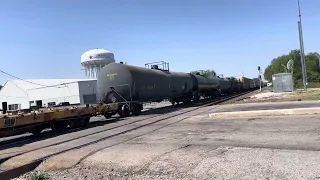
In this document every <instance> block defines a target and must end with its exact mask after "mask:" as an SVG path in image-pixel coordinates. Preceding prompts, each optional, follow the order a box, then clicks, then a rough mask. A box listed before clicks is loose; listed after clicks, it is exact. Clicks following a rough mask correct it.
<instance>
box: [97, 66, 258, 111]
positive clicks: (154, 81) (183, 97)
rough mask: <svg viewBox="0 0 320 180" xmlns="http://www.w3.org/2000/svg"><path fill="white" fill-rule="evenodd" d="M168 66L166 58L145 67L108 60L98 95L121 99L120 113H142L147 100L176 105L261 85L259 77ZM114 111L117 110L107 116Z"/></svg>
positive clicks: (110, 100)
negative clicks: (224, 75) (185, 70)
mask: <svg viewBox="0 0 320 180" xmlns="http://www.w3.org/2000/svg"><path fill="white" fill-rule="evenodd" d="M159 66H162V68H159ZM147 67H151V68H147ZM168 67H169V65H168V63H165V62H156V63H151V64H146V67H145V68H143V67H137V66H131V65H126V64H123V63H111V64H108V65H106V66H105V67H104V68H103V69H102V70H101V71H100V73H99V76H98V79H97V90H98V98H99V99H100V101H101V102H102V103H105V104H108V103H120V105H119V111H118V112H117V113H119V115H120V116H129V115H130V114H133V115H139V114H140V113H141V110H142V108H143V106H142V103H144V102H160V101H162V100H164V99H168V100H170V101H171V102H172V104H173V105H174V104H179V103H186V104H188V103H190V102H191V101H197V100H199V99H200V97H204V98H214V97H217V96H221V95H226V94H233V93H239V92H242V91H246V90H251V89H257V88H258V87H260V82H259V80H258V81H254V80H252V79H248V78H245V77H238V78H234V77H229V78H221V77H218V76H210V77H205V76H202V75H200V74H191V73H182V72H171V71H169V68H168ZM262 86H264V84H263V85H262ZM112 115H114V114H112V113H111V114H108V115H107V116H106V117H110V116H112Z"/></svg>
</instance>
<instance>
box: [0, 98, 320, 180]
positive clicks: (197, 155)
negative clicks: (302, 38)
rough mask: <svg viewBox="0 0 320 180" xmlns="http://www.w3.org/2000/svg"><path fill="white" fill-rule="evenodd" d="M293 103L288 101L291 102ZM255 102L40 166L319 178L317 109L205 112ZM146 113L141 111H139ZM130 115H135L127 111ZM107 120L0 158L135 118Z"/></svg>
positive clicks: (85, 174)
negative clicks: (251, 114) (303, 112)
mask: <svg viewBox="0 0 320 180" xmlns="http://www.w3.org/2000/svg"><path fill="white" fill-rule="evenodd" d="M290 104H291V105H290ZM293 104H294V103H292V102H290V103H287V104H286V103H283V104H279V103H277V105H274V104H270V103H269V104H266V105H265V106H262V105H260V106H259V107H264V108H267V107H269V106H270V107H274V106H276V107H279V108H283V107H299V108H301V107H307V106H311V105H310V104H313V105H312V106H315V105H316V104H314V102H313V103H300V104H303V105H300V106H298V105H293ZM254 106H257V105H252V106H251V107H250V105H249V106H248V105H246V106H243V105H231V106H212V107H206V108H203V109H201V111H203V110H205V111H206V113H203V114H201V115H196V113H197V112H200V110H199V111H197V112H194V114H191V115H188V116H187V115H186V116H180V117H175V118H170V119H167V120H164V121H161V122H157V123H154V124H150V125H148V126H144V127H142V128H139V129H136V130H134V131H130V132H127V133H123V134H120V135H117V136H114V137H112V138H109V139H105V140H102V141H99V142H97V143H94V144H92V145H89V146H85V147H82V148H79V149H75V150H73V151H69V152H66V153H63V154H60V155H58V156H55V157H52V158H49V159H47V160H46V161H44V162H43V163H42V164H41V165H40V166H39V167H38V168H37V170H41V171H48V172H49V174H50V176H51V178H52V179H57V180H58V179H59V180H60V179H71V180H72V179H94V180H95V179H319V178H320V164H319V161H320V144H319V143H318V142H319V139H320V133H319V130H320V117H319V116H287V117H263V118H262V117H260V118H237V119H236V118H233V119H226V118H223V119H219V118H213V119H212V118H208V114H209V112H212V111H219V110H225V109H224V108H230V107H232V108H233V109H234V110H237V109H238V110H239V109H240V110H243V108H246V109H254V108H255V107H254ZM135 118H143V116H139V117H135ZM130 119H131V120H133V119H134V118H130ZM130 119H128V120H126V121H117V122H114V123H112V124H104V125H103V124H102V125H100V126H97V127H95V128H92V129H86V130H83V131H78V132H73V133H70V134H65V135H61V136H57V137H52V138H50V139H46V140H43V141H38V142H34V143H30V144H27V145H24V146H21V147H12V148H11V149H4V150H1V151H0V156H1V157H3V156H7V154H8V153H18V152H19V151H21V150H22V149H31V148H34V147H39V146H41V145H44V144H46V143H47V144H50V143H52V142H59V141H63V140H65V139H67V138H70V139H71V138H73V137H77V136H81V135H83V134H86V133H87V134H88V133H92V132H97V131H101V130H105V131H102V132H101V133H96V134H93V135H90V136H86V137H83V138H80V139H76V140H72V141H69V142H66V143H62V144H59V145H57V146H53V147H48V148H43V149H39V150H37V151H32V152H30V153H27V154H23V155H20V156H18V157H15V158H13V159H11V160H9V161H7V162H4V163H2V164H1V165H0V169H6V168H8V167H10V166H14V165H16V164H19V163H23V162H31V161H32V160H33V159H35V158H39V157H42V156H45V155H47V154H50V153H55V152H58V151H61V150H64V149H67V148H70V147H73V146H76V145H79V144H85V143H88V142H92V141H96V140H98V139H101V138H104V137H107V136H110V135H112V134H115V133H118V132H120V131H123V130H125V129H128V128H135V127H139V126H141V125H143V124H145V123H146V122H142V121H141V122H138V123H135V124H129V125H126V127H119V128H114V129H110V130H107V129H108V128H111V126H112V127H116V126H118V125H121V124H124V123H126V122H129V121H131V120H130Z"/></svg>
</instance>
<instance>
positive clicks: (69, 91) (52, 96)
mask: <svg viewBox="0 0 320 180" xmlns="http://www.w3.org/2000/svg"><path fill="white" fill-rule="evenodd" d="M28 95H29V101H33V104H31V105H36V101H37V100H42V105H43V106H48V103H55V104H59V103H60V102H70V104H78V103H80V98H79V86H78V82H73V83H66V84H64V85H58V86H53V87H41V88H34V89H30V90H28Z"/></svg>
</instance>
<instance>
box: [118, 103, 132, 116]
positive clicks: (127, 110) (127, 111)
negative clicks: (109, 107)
mask: <svg viewBox="0 0 320 180" xmlns="http://www.w3.org/2000/svg"><path fill="white" fill-rule="evenodd" d="M118 114H119V115H120V117H127V116H130V108H129V106H128V105H123V106H121V107H120V108H119V109H118Z"/></svg>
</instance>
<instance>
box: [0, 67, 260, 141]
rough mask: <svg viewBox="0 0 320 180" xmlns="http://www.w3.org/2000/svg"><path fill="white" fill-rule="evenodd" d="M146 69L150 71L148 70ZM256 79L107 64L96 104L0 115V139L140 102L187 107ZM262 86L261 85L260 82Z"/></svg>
mask: <svg viewBox="0 0 320 180" xmlns="http://www.w3.org/2000/svg"><path fill="white" fill-rule="evenodd" d="M150 65H151V68H149V67H150ZM159 65H160V66H161V65H162V68H159ZM259 86H260V83H259V80H258V81H257V80H253V79H249V78H245V77H237V78H234V77H227V78H223V77H219V76H209V77H206V76H202V75H200V74H191V73H182V72H171V71H169V64H168V63H165V62H159V63H151V64H146V67H145V68H143V67H136V66H130V65H125V64H122V63H111V64H108V65H106V66H105V67H104V68H103V69H102V70H101V71H100V73H99V75H98V79H97V91H98V97H99V98H100V102H98V104H91V105H89V104H86V105H85V106H84V105H81V106H75V107H74V106H68V107H53V108H44V109H39V110H36V111H30V112H17V113H12V114H10V113H5V114H2V115H1V114H0V137H6V136H11V135H16V134H21V133H25V132H30V133H33V134H35V135H39V134H40V133H41V131H42V130H43V129H46V128H51V129H52V130H53V131H54V132H64V131H66V130H69V129H74V128H79V127H86V126H87V125H88V124H89V120H90V117H93V116H100V115H104V116H105V117H106V118H110V117H111V116H112V115H115V114H117V113H118V114H119V115H120V116H121V117H125V116H129V115H131V114H132V115H139V114H140V113H141V111H142V109H143V106H142V103H144V102H160V101H162V100H164V99H168V100H170V101H171V103H172V104H173V105H174V104H179V103H181V102H182V103H186V104H187V103H190V102H192V101H198V100H199V99H200V98H201V97H203V98H215V97H217V96H223V95H226V94H232V93H239V92H242V91H247V90H253V89H257V88H259ZM262 86H263V87H264V86H266V83H263V84H262Z"/></svg>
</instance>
